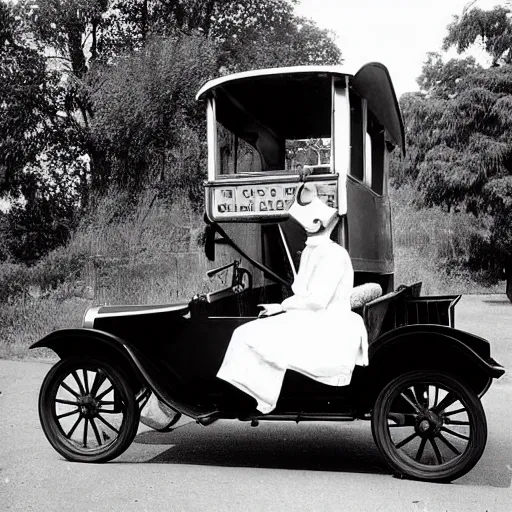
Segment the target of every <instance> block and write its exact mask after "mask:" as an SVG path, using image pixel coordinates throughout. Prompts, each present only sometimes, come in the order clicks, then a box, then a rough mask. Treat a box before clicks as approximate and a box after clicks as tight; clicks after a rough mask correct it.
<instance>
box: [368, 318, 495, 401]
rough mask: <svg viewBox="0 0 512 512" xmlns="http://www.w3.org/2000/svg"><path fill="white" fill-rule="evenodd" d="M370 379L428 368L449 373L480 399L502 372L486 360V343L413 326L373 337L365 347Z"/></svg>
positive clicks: (461, 333) (453, 332)
mask: <svg viewBox="0 0 512 512" xmlns="http://www.w3.org/2000/svg"><path fill="white" fill-rule="evenodd" d="M369 360H370V364H369V370H370V373H371V374H372V378H374V379H375V380H379V378H380V380H383V377H382V376H383V375H391V374H397V373H401V372H403V371H407V370H410V369H419V368H423V369H424V368H432V369H436V370H441V371H446V372H452V373H454V374H456V375H457V376H459V377H460V378H462V379H463V380H465V381H466V382H468V383H469V384H471V385H472V387H473V388H474V390H475V392H476V393H477V394H478V395H479V396H482V395H483V394H484V393H485V392H486V391H487V389H488V388H489V386H490V384H491V382H492V379H493V378H499V377H501V376H502V375H503V374H504V373H505V369H504V368H503V367H502V366H501V365H500V364H498V363H497V362H496V361H494V360H493V359H492V358H491V357H490V345H489V342H488V341H487V340H485V339H483V338H480V337H479V336H475V335H474V334H470V333H467V332H465V331H461V330H458V329H454V328H452V327H447V326H443V325H435V324H416V325H407V326H402V327H398V328H396V329H393V330H391V331H388V332H386V333H385V334H383V335H382V336H380V337H379V338H377V339H376V340H375V341H374V342H373V343H372V344H371V345H370V347H369Z"/></svg>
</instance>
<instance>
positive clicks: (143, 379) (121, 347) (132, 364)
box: [30, 328, 204, 417]
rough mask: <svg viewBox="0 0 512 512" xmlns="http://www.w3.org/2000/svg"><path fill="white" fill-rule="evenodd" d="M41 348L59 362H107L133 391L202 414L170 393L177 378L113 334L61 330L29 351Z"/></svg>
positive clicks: (192, 413)
mask: <svg viewBox="0 0 512 512" xmlns="http://www.w3.org/2000/svg"><path fill="white" fill-rule="evenodd" d="M42 347H47V348H50V349H52V350H53V351H54V352H55V353H56V354H57V355H58V356H59V357H60V358H61V359H63V358H65V357H75V356H81V357H84V356H86V357H92V358H96V359H100V360H104V358H108V359H109V361H111V362H112V363H113V364H114V365H117V366H119V367H120V368H121V370H124V373H125V374H126V376H127V378H128V379H129V380H130V383H131V385H132V387H133V389H134V390H135V391H139V390H140V388H142V387H146V386H147V387H149V388H150V389H151V391H152V392H153V393H154V394H155V395H156V396H157V397H158V398H159V399H160V400H162V401H163V402H164V403H165V404H167V405H168V406H169V407H171V408H172V409H174V410H176V411H178V412H180V413H182V414H185V415H187V416H190V417H197V416H200V415H201V414H203V413H204V411H203V410H202V409H201V408H200V407H199V406H197V405H196V404H194V403H193V402H192V403H191V402H190V401H189V400H188V397H186V396H182V393H178V392H177V390H176V389H173V388H175V386H173V382H176V376H173V375H171V374H166V375H162V374H161V372H159V370H158V369H157V368H156V367H155V366H154V364H153V363H152V362H151V361H149V360H148V359H147V358H146V357H144V355H143V354H142V353H141V352H140V351H139V350H138V349H137V348H136V347H134V346H132V345H131V344H129V343H127V342H126V341H125V340H122V339H121V338H119V337H117V336H115V335H113V334H110V333H108V332H105V331H100V330H97V329H89V328H79V329H61V330H58V331H54V332H52V333H51V334H49V335H47V336H45V337H44V338H42V339H41V340H39V341H38V342H36V343H34V344H33V345H31V346H30V348H31V349H34V348H42Z"/></svg>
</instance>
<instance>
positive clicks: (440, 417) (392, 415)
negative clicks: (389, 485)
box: [372, 371, 487, 482]
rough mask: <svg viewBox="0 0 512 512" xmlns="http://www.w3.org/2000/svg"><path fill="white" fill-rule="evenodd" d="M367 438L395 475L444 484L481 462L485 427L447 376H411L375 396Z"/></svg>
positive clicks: (474, 403)
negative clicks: (369, 438) (370, 438)
mask: <svg viewBox="0 0 512 512" xmlns="http://www.w3.org/2000/svg"><path fill="white" fill-rule="evenodd" d="M372 433H373V437H374V439H375V443H376V444H377V446H378V447H379V449H380V451H381V453H382V455H383V456H384V458H385V459H386V461H387V462H388V463H389V465H390V466H391V467H392V468H393V469H394V470H395V471H397V472H398V473H399V474H400V475H402V476H406V477H409V478H414V479H419V480H426V481H431V482H448V481H451V480H455V479H456V478H459V477H461V476H462V475H464V474H466V473H467V472H468V471H470V470H471V468H473V466H474V465H475V464H476V463H477V462H478V460H479V459H480V457H481V456H482V453H483V451H484V448H485V444H486V441H487V423H486V419H485V413H484V410H483V408H482V404H481V403H480V400H479V399H478V397H477V395H476V394H475V393H474V392H473V391H472V390H471V389H469V388H467V387H465V386H464V385H463V384H461V383H460V382H458V381H457V380H456V379H455V378H453V377H451V376H449V375H445V374H441V373H437V372H431V371H415V372H410V373H407V374H404V375H401V376H399V377H397V378H395V379H394V380H392V381H391V382H390V383H389V384H388V385H387V386H386V387H385V388H384V389H383V390H382V392H381V393H380V394H379V396H378V398H377V400H376V402H375V407H374V410H373V414H372Z"/></svg>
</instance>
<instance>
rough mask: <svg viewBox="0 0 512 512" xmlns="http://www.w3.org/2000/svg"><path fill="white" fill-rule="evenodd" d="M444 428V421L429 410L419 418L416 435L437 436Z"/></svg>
mask: <svg viewBox="0 0 512 512" xmlns="http://www.w3.org/2000/svg"><path fill="white" fill-rule="evenodd" d="M442 426H443V420H442V418H440V417H439V416H438V415H437V414H435V413H434V412H432V411H430V410H427V411H425V413H424V415H422V416H420V417H418V419H417V422H416V433H417V434H419V435H420V436H422V437H425V436H426V437H429V436H432V435H436V434H437V433H438V432H439V431H440V430H441V427H442Z"/></svg>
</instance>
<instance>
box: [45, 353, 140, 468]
mask: <svg viewBox="0 0 512 512" xmlns="http://www.w3.org/2000/svg"><path fill="white" fill-rule="evenodd" d="M139 417H140V411H139V407H138V404H137V401H136V399H135V396H134V393H133V391H132V389H131V387H130V386H129V384H128V383H127V382H126V379H125V378H124V377H123V375H122V374H121V373H119V372H118V371H117V370H116V369H115V368H114V367H112V366H111V365H110V364H108V363H106V362H100V361H94V360H90V359H87V360H81V359H64V360H62V361H59V362H58V363H57V364H56V365H55V366H54V367H53V368H52V369H51V370H50V371H49V372H48V374H47V376H46V378H45V379H44V381H43V384H42V386H41V392H40V394H39V418H40V420H41V426H42V427H43V431H44V433H45V435H46V437H47V439H48V441H49V442H50V444H51V445H52V446H53V447H54V448H55V450H57V452H59V453H60V454H61V455H62V456H64V457H65V458H66V459H68V460H70V461H73V462H106V461H108V460H111V459H114V458H115V457H118V456H119V455H121V453H123V452H124V451H125V450H126V449H127V448H128V446H130V444H131V442H132V441H133V438H134V437H135V435H136V433H137V428H138V425H139Z"/></svg>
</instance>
